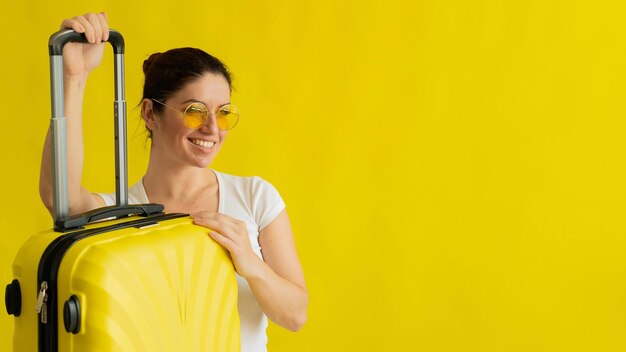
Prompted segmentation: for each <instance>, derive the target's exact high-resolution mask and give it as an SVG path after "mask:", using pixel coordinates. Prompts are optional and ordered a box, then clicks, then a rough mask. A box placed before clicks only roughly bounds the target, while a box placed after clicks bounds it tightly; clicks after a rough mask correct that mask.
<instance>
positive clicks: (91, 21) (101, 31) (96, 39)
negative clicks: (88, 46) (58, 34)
mask: <svg viewBox="0 0 626 352" xmlns="http://www.w3.org/2000/svg"><path fill="white" fill-rule="evenodd" d="M61 28H62V29H63V28H68V29H72V30H74V31H76V32H78V33H85V37H86V38H87V41H88V42H89V43H100V42H105V41H107V40H108V39H109V25H108V21H107V18H106V14H105V13H104V12H101V13H98V14H95V13H86V14H84V15H82V16H75V17H73V18H71V19H66V20H63V22H62V23H61Z"/></svg>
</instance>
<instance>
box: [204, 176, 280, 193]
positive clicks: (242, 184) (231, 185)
mask: <svg viewBox="0 0 626 352" xmlns="http://www.w3.org/2000/svg"><path fill="white" fill-rule="evenodd" d="M214 172H215V174H216V175H217V178H218V181H219V183H220V186H222V187H225V188H228V189H229V190H234V191H245V192H252V193H253V194H254V193H259V192H266V191H267V190H275V189H276V188H275V187H274V185H272V184H271V183H270V182H268V181H267V180H265V179H263V178H261V177H259V176H235V175H230V174H226V173H223V172H218V171H214Z"/></svg>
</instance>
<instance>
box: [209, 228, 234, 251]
mask: <svg viewBox="0 0 626 352" xmlns="http://www.w3.org/2000/svg"><path fill="white" fill-rule="evenodd" d="M209 237H211V238H212V239H213V240H214V241H215V242H217V243H219V244H221V245H222V246H223V247H224V248H226V250H227V251H229V252H233V251H234V250H235V248H236V246H237V245H236V244H235V242H233V241H232V240H231V239H229V238H228V237H226V236H223V235H222V234H220V233H218V232H215V231H209Z"/></svg>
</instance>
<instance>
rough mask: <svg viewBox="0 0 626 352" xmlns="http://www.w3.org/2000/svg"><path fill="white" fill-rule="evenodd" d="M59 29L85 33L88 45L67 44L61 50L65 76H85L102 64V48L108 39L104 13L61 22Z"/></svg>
mask: <svg viewBox="0 0 626 352" xmlns="http://www.w3.org/2000/svg"><path fill="white" fill-rule="evenodd" d="M61 29H73V30H74V31H76V32H78V33H85V36H86V37H87V40H88V41H89V44H83V43H67V45H65V47H64V48H63V68H64V74H65V75H66V76H70V77H75V76H79V77H80V76H82V77H85V76H87V75H88V74H89V73H90V72H91V71H92V70H93V69H94V68H96V67H98V65H100V62H102V54H103V52H104V46H105V43H106V41H107V40H108V39H109V25H108V23H107V18H106V14H105V13H104V12H101V13H98V14H95V13H86V14H84V15H82V16H76V17H73V18H71V19H66V20H63V23H61Z"/></svg>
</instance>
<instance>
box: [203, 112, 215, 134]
mask: <svg viewBox="0 0 626 352" xmlns="http://www.w3.org/2000/svg"><path fill="white" fill-rule="evenodd" d="M199 130H200V131H201V132H204V133H208V134H218V133H219V132H220V129H219V128H218V126H217V114H215V113H212V112H209V114H208V116H207V119H206V122H205V123H204V125H202V126H200V128H199Z"/></svg>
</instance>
